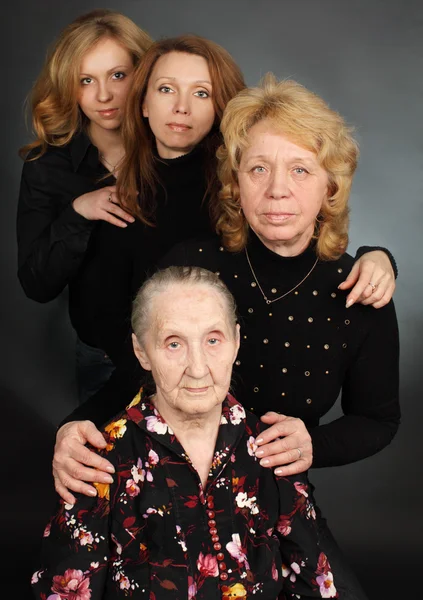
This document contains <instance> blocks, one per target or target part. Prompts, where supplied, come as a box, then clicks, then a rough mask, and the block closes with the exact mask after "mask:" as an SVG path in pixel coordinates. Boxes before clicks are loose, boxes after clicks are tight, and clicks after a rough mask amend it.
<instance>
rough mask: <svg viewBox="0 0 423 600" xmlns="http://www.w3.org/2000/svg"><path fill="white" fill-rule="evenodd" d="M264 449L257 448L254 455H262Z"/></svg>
mask: <svg viewBox="0 0 423 600" xmlns="http://www.w3.org/2000/svg"><path fill="white" fill-rule="evenodd" d="M263 454H264V450H257V452H256V456H263Z"/></svg>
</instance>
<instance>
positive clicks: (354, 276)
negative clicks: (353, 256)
mask: <svg viewBox="0 0 423 600" xmlns="http://www.w3.org/2000/svg"><path fill="white" fill-rule="evenodd" d="M395 285H396V284H395V274H394V270H393V268H392V264H391V261H390V260H389V257H388V255H387V254H386V253H385V252H383V250H373V251H372V252H366V254H363V256H361V257H360V258H359V259H358V260H357V261H356V262H355V263H354V266H353V268H352V269H351V271H350V274H349V275H348V277H347V278H346V280H345V281H343V282H342V283H341V284H340V286H339V289H340V290H348V289H350V288H351V287H352V290H351V292H350V293H349V294H348V296H347V308H349V307H350V306H352V305H353V304H354V303H355V302H359V303H360V304H366V305H368V304H370V305H371V306H373V307H374V308H382V306H385V305H386V304H388V302H389V301H390V300H391V298H392V296H393V295H394V291H395ZM353 286H354V287H353Z"/></svg>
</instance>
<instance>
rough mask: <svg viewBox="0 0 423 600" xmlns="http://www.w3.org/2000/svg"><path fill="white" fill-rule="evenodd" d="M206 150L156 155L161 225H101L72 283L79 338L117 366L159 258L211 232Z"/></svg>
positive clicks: (71, 304)
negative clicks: (135, 302) (135, 306)
mask: <svg viewBox="0 0 423 600" xmlns="http://www.w3.org/2000/svg"><path fill="white" fill-rule="evenodd" d="M204 162H205V161H204V151H203V149H202V148H201V147H197V148H196V149H194V150H193V151H192V152H190V153H189V154H187V155H185V156H181V157H179V158H175V159H159V158H156V167H157V173H158V178H159V181H160V182H161V183H160V184H158V185H157V194H156V226H155V227H150V226H147V225H144V224H143V223H142V222H141V221H139V220H136V221H135V222H134V223H132V224H129V225H128V226H127V227H126V228H124V229H122V228H119V227H115V226H114V225H111V224H109V223H107V222H104V221H102V222H100V223H98V225H97V227H96V229H95V231H94V232H93V233H92V235H91V239H90V243H89V245H88V249H87V252H86V255H85V258H84V261H83V263H82V266H81V268H80V269H79V271H78V274H77V276H76V277H75V279H74V280H73V282H72V285H71V286H70V296H69V312H70V317H71V322H72V325H73V327H74V328H75V330H76V332H77V334H78V336H79V337H80V339H81V340H82V341H83V342H85V343H86V344H89V345H90V346H94V347H96V348H101V349H103V350H104V351H105V352H106V353H107V354H108V355H109V356H110V358H111V359H112V361H113V362H114V363H115V364H118V362H119V360H120V358H121V356H122V348H123V346H124V344H125V343H126V342H127V340H128V337H130V312H131V302H132V299H133V297H134V295H135V294H136V292H137V291H138V289H139V287H140V286H141V284H142V283H143V281H144V280H145V279H146V277H147V276H148V275H149V274H151V272H152V271H154V269H155V267H156V264H157V261H158V260H159V258H161V257H162V256H163V255H164V254H165V253H166V252H167V251H168V250H169V249H170V248H171V247H172V246H173V245H174V244H176V243H178V242H181V241H182V240H186V239H190V238H193V237H194V236H196V235H198V234H199V233H200V234H201V233H202V234H205V233H206V232H210V225H209V216H208V202H207V199H205V200H203V198H204V195H205V180H206V177H205V171H204Z"/></svg>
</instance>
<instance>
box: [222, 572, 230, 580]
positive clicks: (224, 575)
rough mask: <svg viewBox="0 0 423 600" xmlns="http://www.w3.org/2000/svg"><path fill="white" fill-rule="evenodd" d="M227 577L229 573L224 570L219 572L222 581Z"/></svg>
mask: <svg viewBox="0 0 423 600" xmlns="http://www.w3.org/2000/svg"><path fill="white" fill-rule="evenodd" d="M228 577H229V575H228V574H227V573H225V572H223V573H221V574H220V579H221V580H222V581H226V580H227V579H228Z"/></svg>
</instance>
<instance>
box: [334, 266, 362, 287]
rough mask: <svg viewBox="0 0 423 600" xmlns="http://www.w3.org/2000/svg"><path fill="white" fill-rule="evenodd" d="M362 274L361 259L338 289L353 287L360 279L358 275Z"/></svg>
mask: <svg viewBox="0 0 423 600" xmlns="http://www.w3.org/2000/svg"><path fill="white" fill-rule="evenodd" d="M359 274H360V261H357V262H355V263H354V265H353V268H352V269H351V271H350V272H349V275H348V277H347V278H346V279H345V281H343V282H342V283H340V284H339V285H338V289H340V290H348V289H350V288H352V286H353V285H354V284H356V283H357V281H358V276H359Z"/></svg>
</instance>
